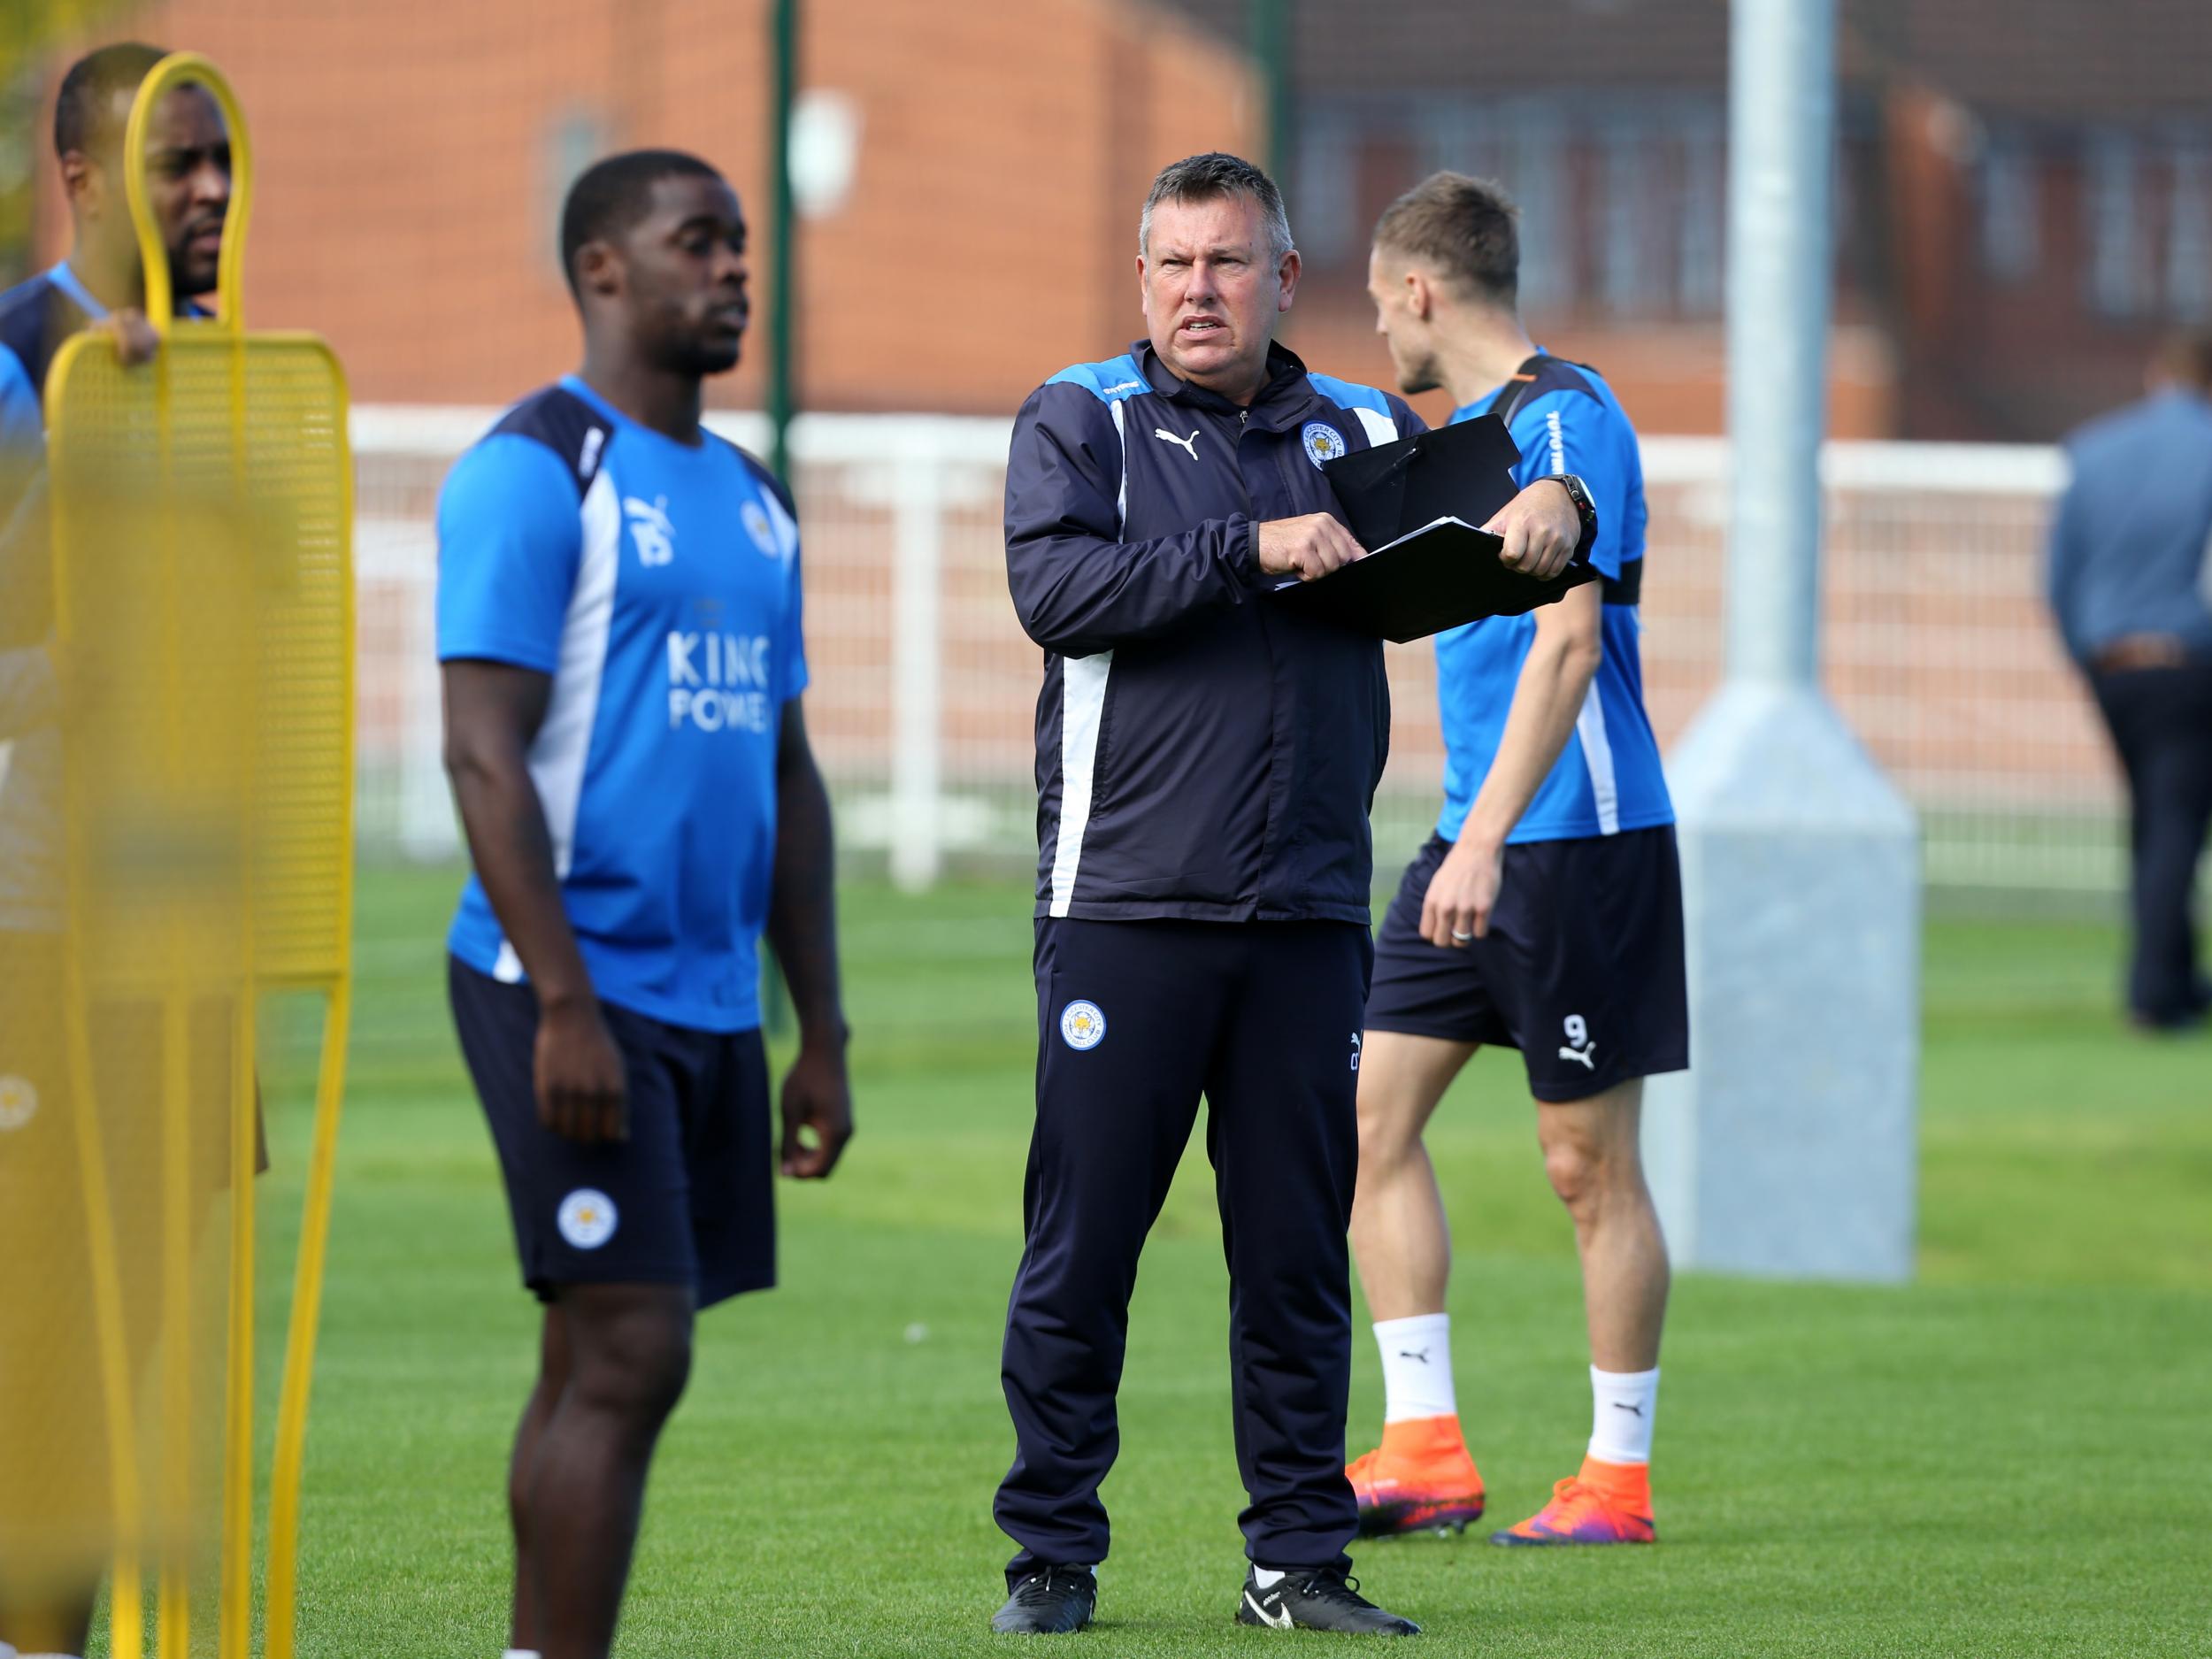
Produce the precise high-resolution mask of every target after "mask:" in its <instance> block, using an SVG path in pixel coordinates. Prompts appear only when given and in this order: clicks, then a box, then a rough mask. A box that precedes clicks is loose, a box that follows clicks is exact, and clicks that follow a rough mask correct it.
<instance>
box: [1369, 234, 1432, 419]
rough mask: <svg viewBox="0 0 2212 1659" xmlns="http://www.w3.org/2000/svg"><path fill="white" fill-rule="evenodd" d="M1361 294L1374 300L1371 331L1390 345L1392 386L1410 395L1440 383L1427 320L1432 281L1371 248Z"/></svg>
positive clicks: (1395, 257)
mask: <svg viewBox="0 0 2212 1659" xmlns="http://www.w3.org/2000/svg"><path fill="white" fill-rule="evenodd" d="M1367 296H1368V298H1370V299H1371V300H1373V301H1374V302H1375V332H1376V333H1377V334H1380V335H1381V336H1382V337H1383V343H1384V344H1385V345H1386V346H1387V347H1388V348H1389V349H1390V365H1391V367H1392V368H1394V369H1395V370H1396V371H1397V374H1398V389H1399V390H1400V391H1402V392H1404V393H1407V394H1408V395H1411V394H1412V393H1415V392H1429V391H1434V390H1435V389H1436V388H1437V387H1438V386H1440V385H1441V384H1442V378H1441V373H1440V369H1439V367H1438V365H1437V361H1436V331H1435V328H1434V327H1433V326H1432V311H1433V301H1434V284H1433V279H1432V277H1431V276H1430V274H1429V273H1427V272H1425V271H1424V270H1423V269H1421V267H1420V266H1419V265H1415V264H1413V263H1412V262H1411V261H1409V260H1408V259H1406V258H1404V257H1402V256H1400V255H1394V254H1391V253H1387V252H1386V251H1385V250H1382V249H1381V248H1376V249H1374V250H1371V252H1370V253H1369V254H1368V256H1367Z"/></svg>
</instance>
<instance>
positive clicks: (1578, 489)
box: [1548, 472, 1598, 553]
mask: <svg viewBox="0 0 2212 1659" xmlns="http://www.w3.org/2000/svg"><path fill="white" fill-rule="evenodd" d="M1548 477H1549V478H1550V480H1551V481H1552V482H1553V483H1555V484H1558V485H1561V486H1563V488H1565V490H1566V492H1567V499H1568V500H1569V501H1571V502H1572V503H1574V504H1575V515H1576V516H1577V517H1578V518H1580V519H1581V520H1582V539H1581V541H1578V542H1577V543H1576V544H1575V551H1576V552H1578V553H1579V552H1581V551H1583V550H1584V549H1586V548H1587V547H1588V546H1589V545H1590V538H1591V537H1593V536H1594V535H1595V534H1597V533H1598V504H1597V503H1595V502H1594V501H1592V500H1591V499H1590V490H1589V487H1588V486H1587V485H1586V484H1584V483H1583V481H1582V480H1580V479H1578V478H1577V477H1576V476H1575V475H1574V474H1573V473H1572V472H1552V473H1549V474H1548Z"/></svg>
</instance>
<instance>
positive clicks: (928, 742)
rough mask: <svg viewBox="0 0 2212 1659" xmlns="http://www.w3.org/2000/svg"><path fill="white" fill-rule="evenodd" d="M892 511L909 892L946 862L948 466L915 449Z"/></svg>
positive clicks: (898, 772) (895, 785) (902, 466)
mask: <svg viewBox="0 0 2212 1659" xmlns="http://www.w3.org/2000/svg"><path fill="white" fill-rule="evenodd" d="M895 476H896V480H897V484H896V492H895V496H894V498H893V503H892V509H891V523H892V537H891V559H892V564H891V825H890V840H891V846H890V854H891V879H892V880H893V881H895V882H896V883H897V884H898V886H899V887H901V888H902V890H903V891H906V892H909V893H913V892H918V891H920V890H921V889H922V888H925V887H929V886H930V885H931V884H932V883H933V882H934V881H935V880H936V879H937V877H938V874H939V872H940V871H941V869H942V867H943V864H944V848H943V835H942V826H941V823H940V821H939V803H940V800H941V791H942V786H943V766H942V756H943V750H944V741H945V730H944V718H943V695H942V694H943V682H942V678H941V674H940V672H939V661H940V656H941V641H940V639H939V630H940V626H941V624H940V614H941V609H942V607H941V604H940V598H941V593H942V588H943V580H944V518H945V492H944V489H943V488H942V476H943V468H942V465H941V463H938V462H936V461H933V459H932V458H931V457H928V456H927V455H925V454H920V453H917V452H913V451H909V452H908V453H907V454H905V455H904V456H902V457H901V459H900V461H899V464H898V466H897V470H896V474H895Z"/></svg>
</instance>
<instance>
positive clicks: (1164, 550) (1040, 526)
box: [1006, 384, 1360, 657]
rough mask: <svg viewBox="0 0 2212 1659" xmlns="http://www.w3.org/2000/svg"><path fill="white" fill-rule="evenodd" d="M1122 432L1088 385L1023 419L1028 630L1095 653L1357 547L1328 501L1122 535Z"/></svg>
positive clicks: (1016, 552)
mask: <svg viewBox="0 0 2212 1659" xmlns="http://www.w3.org/2000/svg"><path fill="white" fill-rule="evenodd" d="M1121 446H1122V437H1121V434H1118V432H1117V430H1116V428H1115V425H1114V420H1113V416H1112V413H1111V411H1110V410H1109V409H1108V408H1107V406H1106V405H1105V404H1103V403H1099V402H1098V400H1097V399H1096V398H1094V397H1093V396H1091V395H1090V394H1089V393H1088V392H1086V391H1084V390H1083V389H1082V388H1080V387H1076V386H1071V385H1066V384H1058V385H1050V386H1045V387H1042V388H1039V389H1038V390H1037V391H1036V392H1034V393H1033V394H1032V395H1031V396H1030V399H1029V401H1028V402H1027V403H1025V404H1023V405H1022V411H1021V413H1020V415H1019V416H1018V417H1017V418H1016V419H1015V422H1014V441H1013V447H1012V449H1011V450H1010V453H1009V455H1008V457H1007V466H1006V575H1007V585H1008V587H1009V588H1010V589H1011V590H1012V593H1013V597H1014V610H1015V613H1016V614H1017V615H1018V616H1019V618H1021V625H1022V627H1023V630H1024V631H1025V632H1026V633H1027V634H1028V635H1029V637H1030V638H1031V639H1033V640H1034V641H1036V642H1037V643H1038V644H1040V645H1041V646H1043V647H1044V648H1045V649H1047V650H1048V651H1056V652H1058V653H1059V654H1061V655H1062V656H1065V657H1089V656H1094V655H1095V654H1096V653H1098V652H1100V651H1109V650H1111V649H1114V647H1115V646H1117V645H1118V644H1121V643H1122V642H1124V641H1130V640H1141V639H1150V638H1154V637H1156V636H1157V635H1159V634H1167V633H1170V632H1171V631H1173V630H1174V629H1176V628H1178V627H1180V626H1184V625H1185V624H1186V623H1187V622H1189V621H1190V620H1191V619H1192V618H1194V617H1198V616H1202V615H1203V614H1205V613H1206V612H1208V611H1216V610H1218V609H1220V608H1221V607H1223V606H1225V605H1234V604H1242V603H1246V602H1247V601H1248V600H1249V599H1250V598H1252V597H1253V596H1254V595H1256V594H1259V593H1262V592H1263V591H1264V590H1265V589H1266V588H1269V587H1270V586H1271V585H1272V584H1273V582H1274V580H1275V579H1276V576H1277V575H1278V574H1297V575H1301V576H1303V575H1308V574H1312V575H1321V574H1325V573H1326V572H1328V571H1331V570H1334V569H1335V568H1337V566H1338V565H1343V564H1345V563H1347V562H1348V561H1349V560H1351V559H1354V558H1356V557H1359V551H1360V549H1359V544H1358V542H1356V541H1354V540H1353V538H1352V533H1351V532H1350V531H1348V530H1347V529H1346V528H1345V527H1344V526H1342V525H1340V524H1339V523H1338V522H1337V521H1336V520H1335V519H1333V518H1330V517H1329V516H1328V515H1327V514H1326V513H1310V514H1308V515H1306V516H1304V517H1302V518H1284V519H1278V520H1275V521H1273V522H1271V523H1269V524H1264V525H1263V524H1258V523H1256V522H1255V521H1253V520H1252V519H1250V518H1246V517H1245V516H1244V515H1243V514H1241V513H1232V514H1230V515H1229V516H1228V517H1226V518H1209V519H1207V520H1206V521H1205V522H1204V523H1202V524H1199V525H1196V526H1193V527H1192V528H1190V529H1188V530H1185V531H1182V532H1180V533H1179V534H1175V535H1170V536H1160V537H1157V538H1156V539H1154V540H1151V541H1123V540H1122V539H1121V512H1120V509H1119V506H1118V495H1119V494H1120V490H1121V488H1122V485H1121V480H1122V453H1121Z"/></svg>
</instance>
